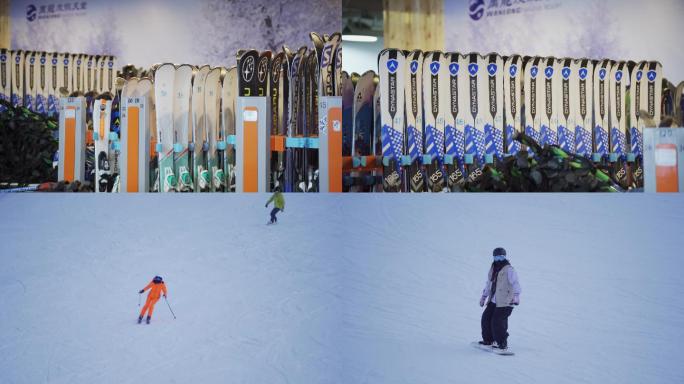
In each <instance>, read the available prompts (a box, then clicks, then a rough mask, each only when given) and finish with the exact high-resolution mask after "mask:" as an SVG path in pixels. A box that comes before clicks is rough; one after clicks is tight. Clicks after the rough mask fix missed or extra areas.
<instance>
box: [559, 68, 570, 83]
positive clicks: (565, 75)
mask: <svg viewBox="0 0 684 384" xmlns="http://www.w3.org/2000/svg"><path fill="white" fill-rule="evenodd" d="M561 74H562V75H563V78H564V79H565V80H567V79H568V78H569V77H570V68H568V67H563V69H562V70H561Z"/></svg>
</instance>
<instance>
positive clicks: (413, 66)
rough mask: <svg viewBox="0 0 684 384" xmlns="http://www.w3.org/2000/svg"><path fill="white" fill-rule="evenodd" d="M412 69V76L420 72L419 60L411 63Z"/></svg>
mask: <svg viewBox="0 0 684 384" xmlns="http://www.w3.org/2000/svg"><path fill="white" fill-rule="evenodd" d="M410 68H411V73H412V74H415V73H416V72H418V61H417V60H413V61H412V62H411V66H410Z"/></svg>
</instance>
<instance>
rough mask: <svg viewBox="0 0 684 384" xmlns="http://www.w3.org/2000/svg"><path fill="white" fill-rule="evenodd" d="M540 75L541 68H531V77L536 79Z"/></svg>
mask: <svg viewBox="0 0 684 384" xmlns="http://www.w3.org/2000/svg"><path fill="white" fill-rule="evenodd" d="M538 73H539V68H537V67H536V66H534V67H532V68H530V76H532V78H533V79H534V78H535V77H537V74H538Z"/></svg>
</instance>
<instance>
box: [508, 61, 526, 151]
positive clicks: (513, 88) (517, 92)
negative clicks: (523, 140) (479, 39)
mask: <svg viewBox="0 0 684 384" xmlns="http://www.w3.org/2000/svg"><path fill="white" fill-rule="evenodd" d="M523 67H524V65H523V58H522V57H520V55H512V56H509V57H508V58H506V60H505V62H504V69H503V76H504V78H503V86H504V89H503V101H504V108H503V109H504V117H505V122H506V124H505V128H504V150H505V152H506V154H507V155H516V154H517V153H518V152H519V151H520V149H521V146H520V142H518V141H517V140H515V139H514V138H515V136H516V135H517V134H518V133H519V132H522V113H521V112H522V108H521V107H522V100H521V96H522V89H523V75H522V71H523Z"/></svg>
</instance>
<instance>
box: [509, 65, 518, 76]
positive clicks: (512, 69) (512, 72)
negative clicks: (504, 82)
mask: <svg viewBox="0 0 684 384" xmlns="http://www.w3.org/2000/svg"><path fill="white" fill-rule="evenodd" d="M508 73H509V74H510V75H511V77H515V75H517V74H518V66H517V65H515V64H513V65H511V67H510V68H508Z"/></svg>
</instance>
